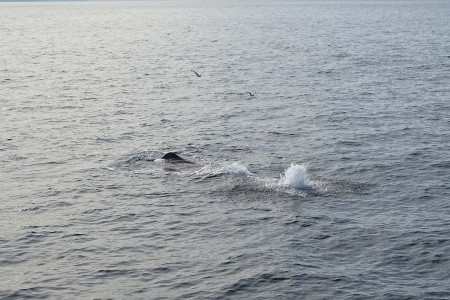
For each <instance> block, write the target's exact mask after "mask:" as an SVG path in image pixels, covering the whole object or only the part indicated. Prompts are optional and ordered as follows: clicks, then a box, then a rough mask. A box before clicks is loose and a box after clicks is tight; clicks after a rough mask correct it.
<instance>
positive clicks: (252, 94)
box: [247, 91, 256, 97]
mask: <svg viewBox="0 0 450 300" xmlns="http://www.w3.org/2000/svg"><path fill="white" fill-rule="evenodd" d="M247 93H248V94H249V95H250V96H251V97H253V96H255V94H256V92H253V93H252V92H249V91H247Z"/></svg>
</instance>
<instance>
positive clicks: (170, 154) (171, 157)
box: [161, 152, 193, 164]
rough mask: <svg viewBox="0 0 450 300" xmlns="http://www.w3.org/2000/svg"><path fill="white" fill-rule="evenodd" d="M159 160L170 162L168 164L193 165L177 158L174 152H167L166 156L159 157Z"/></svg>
mask: <svg viewBox="0 0 450 300" xmlns="http://www.w3.org/2000/svg"><path fill="white" fill-rule="evenodd" d="M161 159H164V160H166V161H170V162H177V163H187V164H193V162H190V161H188V160H185V159H184V158H182V157H180V156H178V154H176V153H175V152H167V153H166V154H164V155H163V156H162V157H161Z"/></svg>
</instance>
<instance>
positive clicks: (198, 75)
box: [191, 70, 203, 77]
mask: <svg viewBox="0 0 450 300" xmlns="http://www.w3.org/2000/svg"><path fill="white" fill-rule="evenodd" d="M191 71H192V72H194V73H195V75H196V76H197V77H202V74H203V72H201V73H200V74H198V73H197V72H195V71H194V70H191Z"/></svg>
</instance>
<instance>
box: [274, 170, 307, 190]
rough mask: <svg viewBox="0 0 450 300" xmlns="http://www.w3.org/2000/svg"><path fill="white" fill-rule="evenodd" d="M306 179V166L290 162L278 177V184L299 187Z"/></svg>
mask: <svg viewBox="0 0 450 300" xmlns="http://www.w3.org/2000/svg"><path fill="white" fill-rule="evenodd" d="M306 181H307V178H306V167H305V166H304V165H298V164H291V166H290V167H289V168H287V169H286V171H285V172H284V175H283V176H281V177H280V180H279V181H278V185H281V186H290V187H293V188H295V189H301V188H304V187H305V186H306Z"/></svg>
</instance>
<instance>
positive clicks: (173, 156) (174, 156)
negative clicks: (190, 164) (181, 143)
mask: <svg viewBox="0 0 450 300" xmlns="http://www.w3.org/2000/svg"><path fill="white" fill-rule="evenodd" d="M161 158H162V159H171V160H184V159H183V158H181V157H179V156H178V155H177V154H176V153H174V152H167V153H166V154H164V155H163V157H161Z"/></svg>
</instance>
